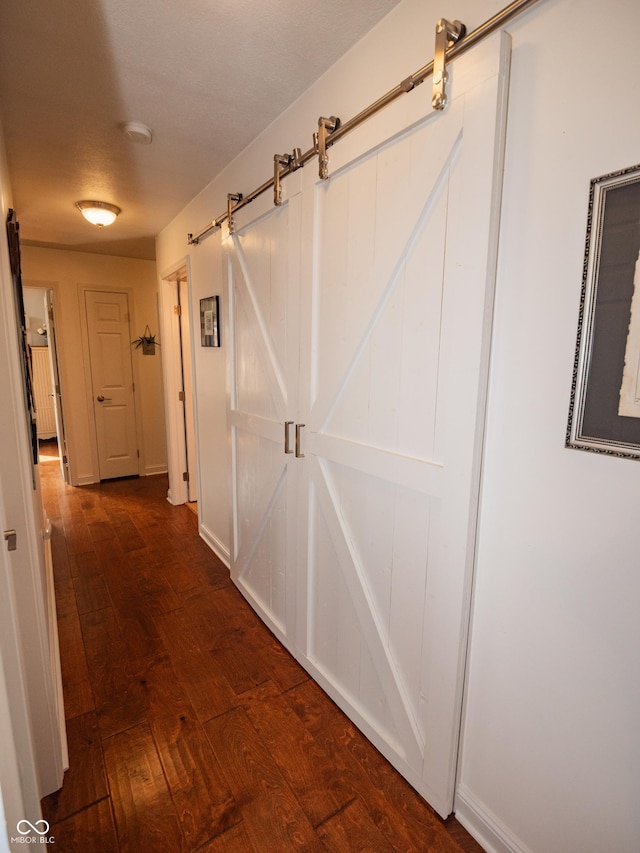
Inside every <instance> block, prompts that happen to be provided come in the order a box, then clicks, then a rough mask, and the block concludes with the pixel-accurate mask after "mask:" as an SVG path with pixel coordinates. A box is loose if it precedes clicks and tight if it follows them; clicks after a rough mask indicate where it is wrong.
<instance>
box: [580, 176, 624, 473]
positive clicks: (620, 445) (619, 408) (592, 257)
mask: <svg viewBox="0 0 640 853" xmlns="http://www.w3.org/2000/svg"><path fill="white" fill-rule="evenodd" d="M566 446H567V447H573V448H578V449H580V450H591V451H595V452H597V453H607V454H609V455H611V456H622V457H627V458H629V459H640V165H636V166H631V167H629V168H624V169H620V170H619V171H617V172H612V173H609V174H607V175H602V176H601V177H598V178H594V179H593V180H592V181H591V190H590V194H589V210H588V215H587V239H586V247H585V258H584V272H583V279H582V293H581V297H580V312H579V318H578V339H577V344H576V355H575V361H574V370H573V382H572V387H571V402H570V407H569V423H568V426H567V434H566Z"/></svg>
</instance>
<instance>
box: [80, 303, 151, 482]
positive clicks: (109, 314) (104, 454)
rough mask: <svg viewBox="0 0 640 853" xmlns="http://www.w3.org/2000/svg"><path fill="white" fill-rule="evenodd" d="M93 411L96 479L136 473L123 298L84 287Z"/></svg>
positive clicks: (128, 342)
mask: <svg viewBox="0 0 640 853" xmlns="http://www.w3.org/2000/svg"><path fill="white" fill-rule="evenodd" d="M85 307H86V316H87V332H88V339H89V359H90V368H91V385H92V393H93V410H94V414H95V424H96V435H97V443H98V463H99V473H100V479H101V480H107V479H112V478H114V477H128V476H131V475H135V474H138V472H139V462H138V448H137V444H138V443H137V432H136V413H135V398H134V388H133V368H132V364H131V331H130V324H129V299H128V294H127V293H122V292H118V291H95V290H86V291H85Z"/></svg>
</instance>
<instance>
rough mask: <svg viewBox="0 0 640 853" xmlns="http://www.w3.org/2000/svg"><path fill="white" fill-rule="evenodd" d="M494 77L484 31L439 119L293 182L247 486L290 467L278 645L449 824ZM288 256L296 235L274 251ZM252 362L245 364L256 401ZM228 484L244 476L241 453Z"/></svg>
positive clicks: (364, 136) (421, 101)
mask: <svg viewBox="0 0 640 853" xmlns="http://www.w3.org/2000/svg"><path fill="white" fill-rule="evenodd" d="M508 67H509V40H508V37H507V36H506V35H504V34H496V35H494V36H492V37H491V38H489V39H487V40H486V41H485V42H484V43H482V44H481V45H479V46H478V47H476V48H475V49H474V50H472V51H470V52H469V53H467V54H466V55H464V56H462V57H460V58H459V59H458V60H456V62H455V64H454V65H453V67H452V68H451V69H450V77H451V79H450V102H449V104H448V106H447V108H446V109H445V110H444V112H433V111H432V110H431V103H430V101H431V93H430V90H429V85H428V84H425V85H424V87H423V88H422V89H418V90H417V91H416V92H414V93H411V94H410V95H408V96H407V97H405V98H402V99H400V100H398V101H396V102H395V103H394V104H393V105H391V106H390V107H389V108H387V109H386V110H385V111H384V112H382V113H379V114H378V115H377V116H375V117H374V118H373V119H371V120H370V121H369V122H367V123H366V124H364V125H362V126H361V127H360V128H359V129H358V130H356V131H354V132H353V133H352V134H350V135H349V136H347V137H345V138H344V139H343V140H341V141H340V143H339V144H337V145H335V146H333V147H331V148H330V150H329V170H330V178H329V180H328V181H319V180H318V178H317V169H316V168H315V164H314V165H308V166H306V167H305V168H304V169H303V170H302V171H301V172H300V173H296V175H295V177H296V178H297V177H298V175H301V178H300V180H301V192H300V195H299V196H298V195H296V196H295V201H296V204H297V203H298V202H299V204H300V222H301V231H300V241H301V255H300V262H301V277H300V286H299V293H300V311H299V316H300V327H299V336H298V331H297V330H294V329H293V328H292V326H287V328H288V331H289V333H290V334H292V335H293V336H294V337H295V339H296V341H298V339H299V346H300V349H299V351H300V358H299V359H298V361H299V376H298V379H297V382H298V385H297V393H296V394H293V395H292V397H291V400H292V402H293V399H294V397H297V400H296V403H295V405H289V406H285V405H282V404H280V403H278V404H277V405H276V404H274V406H273V408H272V409H270V411H269V412H267V413H262V417H263V418H266V419H267V420H269V421H270V428H271V426H273V438H267V435H266V432H265V434H264V436H263V437H262V438H261V439H260V442H261V443H262V445H263V448H262V449H268V451H269V452H267V453H263V452H262V449H260V448H258V441H257V440H255V439H253V440H252V447H253V448H254V449H255V451H256V456H255V458H254V459H253V460H252V463H251V472H252V473H251V479H252V478H253V477H254V475H255V476H257V477H258V478H259V479H260V480H261V482H262V484H263V486H265V487H266V488H265V491H266V494H272V495H273V494H274V491H273V487H272V486H271V485H268V484H270V483H274V484H275V483H277V482H283V480H284V475H283V474H282V473H279V472H281V471H282V470H283V466H285V465H289V466H290V468H292V469H293V470H294V471H295V477H288V480H289V482H290V483H293V484H294V487H295V488H296V489H298V492H297V498H296V500H295V504H296V506H297V516H296V519H297V523H296V524H295V527H294V526H293V520H292V519H293V516H292V513H291V512H288V513H286V517H287V525H288V530H287V532H286V535H285V536H284V538H283V539H282V540H278V547H279V548H280V554H281V555H282V553H284V550H285V544H284V543H285V541H286V542H287V543H288V546H289V547H291V543H292V542H293V541H294V540H295V547H296V549H297V550H296V552H295V556H294V557H292V556H291V552H290V551H289V552H288V555H287V560H286V566H287V575H288V577H289V580H290V584H289V587H288V590H289V595H290V596H293V595H295V600H294V604H293V605H292V604H291V598H290V599H289V607H288V609H287V610H286V617H285V618H284V620H283V621H282V622H281V623H280V624H281V625H282V632H281V633H282V634H283V635H286V638H287V645H288V646H289V648H290V649H291V650H292V651H293V652H294V653H295V654H296V656H297V657H298V659H299V660H301V661H302V662H303V664H304V665H305V666H306V667H307V669H308V670H309V671H310V672H311V673H312V674H313V676H314V677H315V678H316V679H317V680H318V682H319V683H320V684H321V685H322V686H323V687H324V688H325V689H326V690H327V692H328V693H329V694H330V695H331V696H332V697H333V698H334V700H335V701H336V702H337V703H338V704H339V705H340V706H341V707H342V708H343V709H344V710H345V711H346V713H347V714H348V715H349V716H350V717H351V718H352V719H353V720H354V721H355V722H356V723H357V724H358V725H359V726H360V727H361V728H362V730H363V731H364V732H365V733H366V734H367V736H368V737H369V738H370V739H371V740H372V742H373V743H374V744H375V745H376V746H377V747H378V748H379V749H380V750H381V752H382V753H383V754H385V755H386V756H387V757H388V758H389V760H390V761H391V762H392V763H393V764H394V765H395V766H396V767H397V768H398V769H399V770H400V772H402V773H403V775H405V776H406V778H407V779H408V780H409V781H410V782H411V783H412V784H413V785H414V786H415V787H416V789H417V790H418V791H420V793H421V794H422V795H423V796H424V797H425V798H426V799H427V800H428V801H429V802H430V803H431V804H432V805H433V806H434V808H435V809H436V810H437V811H438V812H439V813H440V814H442V815H443V816H446V815H448V814H449V813H450V812H451V810H452V804H453V794H454V784H455V769H456V760H457V749H458V733H459V726H460V715H461V707H462V688H463V681H464V667H465V650H466V639H467V630H468V619H469V600H470V594H471V580H472V571H473V562H474V546H475V522H476V515H477V509H478V490H479V481H480V464H481V454H482V435H483V422H484V403H485V392H486V377H487V372H488V353H489V342H490V332H491V317H492V306H493V281H494V264H495V256H496V248H497V232H498V220H499V204H500V189H501V173H502V149H503V136H504V126H505V116H506V94H507V84H508ZM287 180H289V179H287ZM280 215H282V214H279V213H278V214H275V216H276V217H277V216H280ZM293 215H294V208H293V205H292V203H290V205H289V216H290V217H291V216H293ZM272 216H273V214H272ZM263 221H266V220H263ZM256 227H258V226H256ZM260 227H264V226H260ZM296 239H297V233H296V231H295V229H293V230H292V229H291V224H290V225H289V237H288V242H287V249H286V252H289V253H290V252H292V251H293V250H292V248H291V246H292V245H293V244H292V243H291V242H290V241H295V240H296ZM241 243H242V237H236V238H234V248H233V249H232V266H233V267H234V268H235V267H236V266H240V259H239V255H238V251H239V249H238V247H239V246H241ZM251 244H252V246H254V247H256V250H257V254H256V255H255V256H254V258H253V270H254V272H252V273H251V275H252V276H255V275H256V274H257V272H256V271H257V270H261V271H262V272H261V275H263V276H264V275H270V276H271V278H270V281H271V283H272V284H273V270H274V269H277V265H274V262H273V256H272V255H269V254H268V252H267V246H266V244H264V246H263V248H262V249H258V248H257V246H258V243H257V242H256V239H255V235H254V239H253V241H252V243H251ZM285 256H286V254H285V255H283V258H284V257H285ZM282 262H283V260H282V259H281V263H282ZM267 270H270V271H271V272H269V273H267V272H266V271H267ZM247 272H248V270H247ZM234 275H236V276H237V273H236V274H234ZM245 277H246V274H245ZM282 280H284V279H282ZM289 286H290V287H291V286H294V287H295V283H294V282H291V281H289ZM242 287H244V285H242ZM243 299H244V301H249V302H251V301H253V302H255V301H256V300H255V299H253V300H248V299H247V298H246V297H243ZM236 301H237V297H236ZM234 310H235V314H236V326H237V328H238V325H237V324H238V320H239V312H238V307H237V306H236V308H235V309H234ZM263 316H265V315H264V312H263ZM294 318H295V314H294V313H292V314H290V319H291V320H292V321H293V320H294ZM251 323H253V330H252V328H251ZM265 326H267V327H268V326H269V324H268V323H266V322H265ZM240 328H242V324H240ZM283 333H284V330H283ZM239 334H240V335H242V334H245V335H246V336H247V337H252V338H256V340H258V341H261V340H262V339H263V338H264V337H265V332H264V331H263V330H262V328H261V326H260V324H259V323H258V324H256V323H255V322H254V321H251V322H250V323H249V324H248V325H247V326H246V329H245V331H244V332H242V331H240V332H239V331H236V352H237V350H238V347H237V344H238V342H239V340H240V338H239V337H238V335H239ZM261 345H262V344H261ZM292 357H295V356H294V355H293V353H292ZM236 358H237V356H236ZM265 364H267V365H268V360H267V359H266V358H262V359H261V360H260V359H258V357H257V355H256V358H255V366H256V370H260V371H262V373H260V374H259V373H256V378H255V381H256V382H257V384H259V385H260V386H261V387H263V386H265V385H266V377H265V378H264V379H262V378H258V377H259V376H262V375H263V374H264V370H265ZM237 372H238V371H237V364H236V373H237ZM270 381H271V385H272V386H274V388H275V384H274V382H273V380H270ZM291 381H292V382H293V378H292V379H291ZM276 396H277V395H275V394H273V393H272V395H271V397H272V399H273V400H275V399H276ZM278 406H279V408H278ZM285 420H295V422H296V424H300V425H302V424H304V426H303V427H301V429H300V433H301V446H300V454H301V455H300V458H296V457H294V456H289V457H287V459H288V460H289V461H284V462H283V460H282V453H281V454H280V457H281V458H280V460H279V462H278V463H277V464H276V462H275V459H276V456H277V447H276V445H277V444H278V443H279V444H281V439H282V431H283V425H284V421H285ZM237 429H238V427H237V422H236V423H234V430H235V432H236V433H237ZM264 445H268V448H265V447H264ZM235 447H236V448H237V447H238V445H237V442H236V445H235ZM271 451H275V454H276V455H273V454H272V453H271ZM302 454H304V455H302ZM258 456H260V457H261V458H262V459H263V460H264V461H262V462H260V463H258ZM291 460H292V461H291ZM236 470H237V472H242V471H244V473H245V478H246V473H247V468H246V465H245V466H243V465H242V464H238V453H237V449H236ZM291 473H293V471H292V472H291ZM278 478H280V479H278ZM236 479H237V481H238V483H242V482H243V478H242V476H239V477H237V478H236ZM296 481H298V483H296ZM255 485H256V484H253V488H252V493H255V494H256V495H257V494H258V493H259V489H257V488H256V487H255ZM236 488H238V486H236ZM261 501H262V503H261V504H260V506H264V505H266V503H265V498H264V497H263V498H262V499H261ZM243 506H246V501H245V503H244V504H243ZM276 506H277V502H276V501H275V499H273V498H272V499H271V504H270V507H271V510H272V512H273V509H275V507H276ZM290 508H291V507H290V506H289V509H290ZM237 509H238V510H239V509H241V507H240V504H237ZM248 517H252V516H251V513H249V514H248ZM265 518H266V516H265V515H264V513H263V514H262V515H261V514H260V513H259V512H258V513H257V514H256V515H255V517H254V518H253V521H252V522H251V524H252V525H253V527H254V529H257V528H258V527H259V526H260V525H262V528H263V529H264V527H265V523H266V522H265ZM242 524H246V522H245V521H244V516H243V515H242V514H241V513H240V512H238V513H237V520H236V526H237V527H241V525H242ZM237 532H240V533H241V532H242V531H241V530H240V531H237ZM263 540H264V536H262V538H261V540H260V542H261V544H260V546H258V545H254V547H253V556H254V558H256V559H254V561H253V564H252V569H251V576H252V591H251V592H250V593H249V595H248V598H249V600H250V601H252V603H253V604H254V606H255V605H256V598H257V596H256V594H255V592H256V591H257V590H260V584H259V582H258V581H257V577H258V576H259V577H261V578H262V583H263V586H262V588H261V598H260V599H259V601H258V604H259V606H261V607H262V608H264V599H265V597H266V589H267V587H269V588H271V589H273V588H274V581H273V576H274V570H275V567H274V565H273V554H274V553H276V552H275V551H272V552H270V556H268V557H267V556H266V554H264V553H260V554H259V553H258V551H259V547H262V542H263ZM239 542H240V555H241V556H242V548H245V549H246V539H245V540H244V541H243V537H242V536H240V537H239ZM274 544H275V543H274ZM239 562H240V569H239V570H235V571H236V577H237V575H238V571H240V572H242V571H244V572H245V574H246V570H245V569H243V566H244V565H245V563H246V561H245V560H243V559H240V561H239ZM276 564H277V565H278V566H280V567H282V565H284V564H285V563H284V562H283V560H282V558H281V556H278V559H277V561H276ZM241 588H242V585H241ZM243 591H244V592H245V594H247V583H246V581H245V582H244V590H243ZM282 612H284V611H282ZM292 620H294V621H292Z"/></svg>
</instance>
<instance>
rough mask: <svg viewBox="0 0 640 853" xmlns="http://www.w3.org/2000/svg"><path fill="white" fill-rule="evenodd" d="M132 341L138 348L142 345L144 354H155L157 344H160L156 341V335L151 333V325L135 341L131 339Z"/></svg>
mask: <svg viewBox="0 0 640 853" xmlns="http://www.w3.org/2000/svg"><path fill="white" fill-rule="evenodd" d="M131 343H132V344H134V345H135V348H136V349H140V347H142V355H155V354H156V346H160V344H159V343H158V342H157V341H156V336H155V335H152V334H151V329H150V328H149V326H146V327H145V330H144V333H143V334H142V335H140V337H139V338H136V339H135V341H131Z"/></svg>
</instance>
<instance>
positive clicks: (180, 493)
mask: <svg viewBox="0 0 640 853" xmlns="http://www.w3.org/2000/svg"><path fill="white" fill-rule="evenodd" d="M183 270H184V271H185V274H186V278H187V283H188V287H189V303H191V283H190V270H189V257H188V256H186V257H183V258H182V259H181V260H180V261H177V262H176V263H175V264H172V265H171V266H170V267H169V268H168V269H166V270H164V271H163V272H162V273H160V276H159V278H160V286H159V290H158V292H159V300H158V301H159V308H160V310H159V314H160V328H161V334H162V342H163V344H164V346H163V347H162V349H161V351H160V353H161V357H162V371H163V378H164V383H163V384H164V407H165V419H166V430H167V472H168V474H169V491H168V492H167V500H168V501H169V503H171V504H173V505H174V506H179V505H180V504H183V503H186V502H187V500H188V499H189V494H188V486H187V483H186V482H184V481H183V479H182V474H183V472H184V471H186V470H187V460H186V447H185V441H184V423H183V417H184V415H183V412H182V408H181V406H182V404H180V405H178V392H179V391H181V390H182V381H181V378H180V365H179V363H178V360H179V358H180V340H179V337H178V326H177V323H176V322H175V320H174V313H173V305H174V303H175V301H174V299H173V298H171V297H172V296H173V290H170V289H169V287H168V286H167V285H172V286H173V285H175V282H176V276H178V275H181V273H182V271H183ZM196 442H197V435H196ZM196 454H197V448H196Z"/></svg>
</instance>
